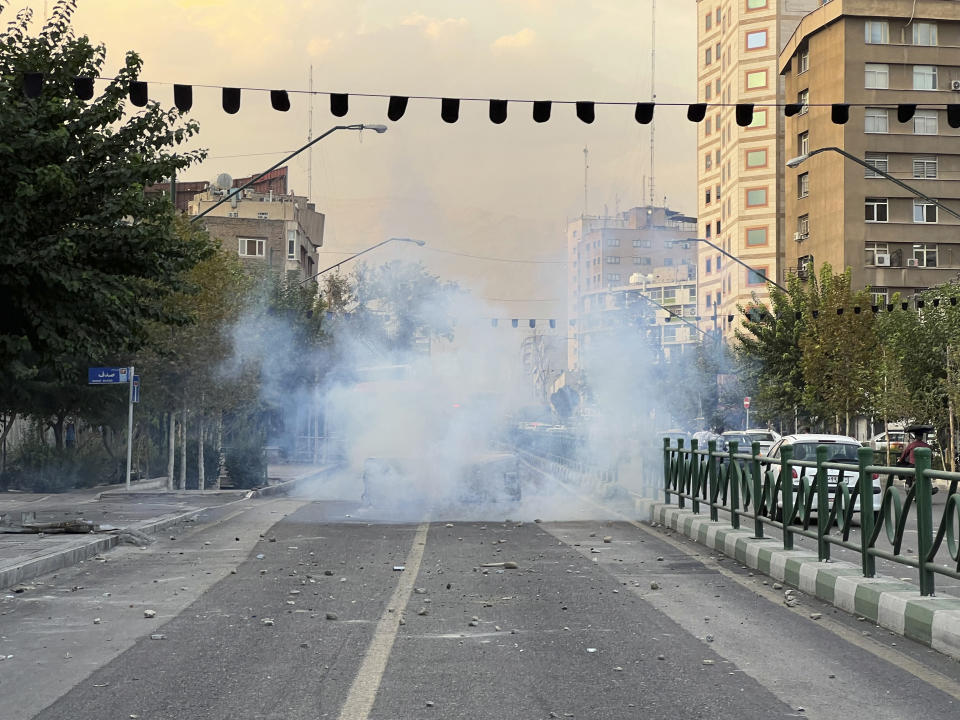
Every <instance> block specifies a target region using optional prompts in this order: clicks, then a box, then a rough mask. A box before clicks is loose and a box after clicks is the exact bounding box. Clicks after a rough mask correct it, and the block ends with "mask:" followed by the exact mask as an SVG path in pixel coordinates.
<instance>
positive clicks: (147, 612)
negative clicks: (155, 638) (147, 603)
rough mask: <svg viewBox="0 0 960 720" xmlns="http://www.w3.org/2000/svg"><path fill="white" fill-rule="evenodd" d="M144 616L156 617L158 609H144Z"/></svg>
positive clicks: (148, 617)
mask: <svg viewBox="0 0 960 720" xmlns="http://www.w3.org/2000/svg"><path fill="white" fill-rule="evenodd" d="M143 616H144V617H145V618H147V619H150V618H155V617H156V616H157V611H156V610H144V611H143Z"/></svg>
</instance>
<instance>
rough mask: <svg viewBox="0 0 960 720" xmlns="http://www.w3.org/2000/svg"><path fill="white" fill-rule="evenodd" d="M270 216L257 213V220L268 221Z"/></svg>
mask: <svg viewBox="0 0 960 720" xmlns="http://www.w3.org/2000/svg"><path fill="white" fill-rule="evenodd" d="M268 217H269V215H268V214H267V213H265V212H263V211H261V212H258V213H257V220H266V219H267V218H268Z"/></svg>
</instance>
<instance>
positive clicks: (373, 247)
mask: <svg viewBox="0 0 960 720" xmlns="http://www.w3.org/2000/svg"><path fill="white" fill-rule="evenodd" d="M391 242H405V243H413V244H414V245H417V246H419V247H423V246H424V245H426V244H427V243H426V242H424V241H423V240H414V239H412V238H387V239H386V240H384V241H383V242H378V243H377V244H376V245H371V246H370V247H368V248H367V249H366V250H361V251H360V252H358V253H354V254H353V255H351V256H350V257H348V258H344V259H343V260H341V261H340V262H338V263H337V264H336V265H331V266H330V267H328V268H324V269H323V270H321V271H320V272H318V273H315V274H313V275H311V276H310V277H308V278H304V279H303V280H301V281H300V282H299V283H298V285H303V284H304V283H305V282H309V281H310V280H316V279H317V278H318V277H320V276H321V275H323V274H324V273H326V272H330V271H331V270H336V269H337V268H338V267H340V266H341V265H343V264H344V263H348V262H350V261H351V260H353V259H354V258H357V257H360V256H361V255H363V254H365V253H368V252H370V251H371V250H376V249H377V248H378V247H382V246H383V245H386V244H387V243H391Z"/></svg>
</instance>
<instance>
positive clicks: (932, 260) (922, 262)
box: [913, 243, 937, 267]
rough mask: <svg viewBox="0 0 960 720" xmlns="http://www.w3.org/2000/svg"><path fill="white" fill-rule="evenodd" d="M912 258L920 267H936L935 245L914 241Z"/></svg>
mask: <svg viewBox="0 0 960 720" xmlns="http://www.w3.org/2000/svg"><path fill="white" fill-rule="evenodd" d="M913 259H914V260H916V261H917V262H916V264H917V265H919V266H920V267H936V266H937V246H936V245H933V244H931V243H914V244H913Z"/></svg>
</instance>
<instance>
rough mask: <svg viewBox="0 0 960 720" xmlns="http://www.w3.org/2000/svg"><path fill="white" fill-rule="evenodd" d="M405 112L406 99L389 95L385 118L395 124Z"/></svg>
mask: <svg viewBox="0 0 960 720" xmlns="http://www.w3.org/2000/svg"><path fill="white" fill-rule="evenodd" d="M406 111H407V98H405V97H403V96H402V95H391V96H390V103H389V104H388V105H387V117H388V118H390V119H391V120H392V121H393V122H396V121H397V120H399V119H400V118H402V117H403V114H404V113H405V112H406Z"/></svg>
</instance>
